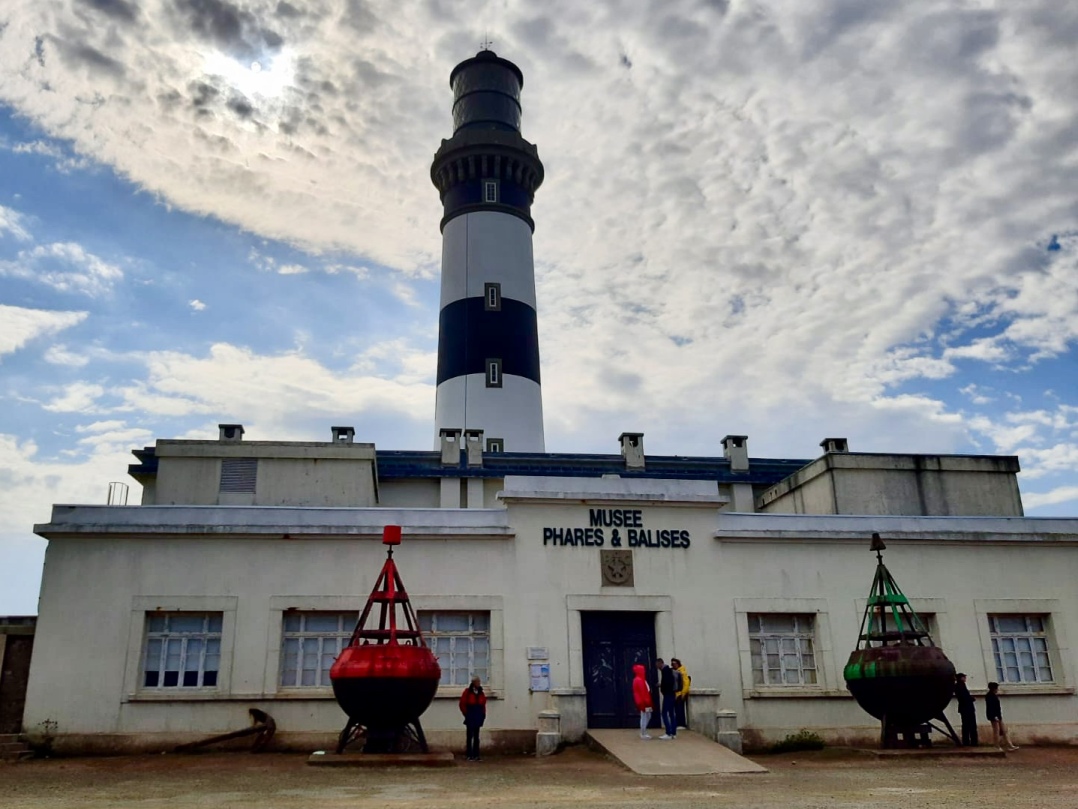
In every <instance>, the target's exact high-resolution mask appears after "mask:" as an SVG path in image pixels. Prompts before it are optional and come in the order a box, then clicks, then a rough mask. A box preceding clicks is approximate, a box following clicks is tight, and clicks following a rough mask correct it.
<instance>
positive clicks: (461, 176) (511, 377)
mask: <svg viewBox="0 0 1078 809" xmlns="http://www.w3.org/2000/svg"><path fill="white" fill-rule="evenodd" d="M449 85H450V87H451V88H452V89H453V137H451V138H450V139H449V140H443V141H442V145H441V148H440V149H438V152H437V153H436V154H435V156H434V164H433V165H432V166H431V169H430V176H431V180H432V181H433V182H434V185H435V186H437V188H438V191H439V193H440V194H441V197H442V205H443V208H444V212H445V215H444V216H443V217H442V302H441V315H440V317H439V323H438V394H437V404H436V406H435V428H436V431H435V435H436V436H437V435H440V433H441V431H442V430H446V429H463V430H482V431H483V433H484V436H485V438H486V447H485V448H486V449H487V450H488V451H503V452H544V451H545V447H544V441H543V398H542V392H541V390H540V386H539V335H538V330H537V325H536V317H535V265H534V263H533V260H532V231H533V230H534V229H535V223H534V222H533V221H532V218H531V204H532V199H533V198H534V195H535V189H537V188H538V187H539V185H540V184H541V183H542V182H543V164H542V163H541V162H540V161H539V153H538V150H537V149H536V148H535V146H534V145H533V144H531V143H528V141H526V140H524V138H523V137H521V135H520V117H521V108H520V91H521V88H522V87H523V86H524V76H523V74H522V73H521V72H520V69H519V68H518V67H517V66H516V65H514V64H513V63H512V62H510V61H508V60H506V59H502V58H500V57H498V56H497V55H496V54H495V53H494V52H493V51H486V50H485V51H480V52H479V53H477V54H476V55H475V57H474V58H472V59H468V60H466V61H464V62H461V63H460V64H459V65H457V66H456V67H455V68H453V72H452V73H451V74H450V75H449Z"/></svg>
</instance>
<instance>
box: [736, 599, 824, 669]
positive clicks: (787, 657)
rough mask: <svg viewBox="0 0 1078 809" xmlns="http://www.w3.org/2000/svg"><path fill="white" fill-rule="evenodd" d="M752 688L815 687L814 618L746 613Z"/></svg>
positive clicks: (770, 613) (798, 615)
mask: <svg viewBox="0 0 1078 809" xmlns="http://www.w3.org/2000/svg"><path fill="white" fill-rule="evenodd" d="M748 620H749V649H750V651H751V655H752V682H753V684H754V685H815V684H816V653H815V650H814V646H813V636H814V633H815V629H816V623H815V616H813V615H801V614H788V613H777V612H774V613H772V612H764V613H749V615H748Z"/></svg>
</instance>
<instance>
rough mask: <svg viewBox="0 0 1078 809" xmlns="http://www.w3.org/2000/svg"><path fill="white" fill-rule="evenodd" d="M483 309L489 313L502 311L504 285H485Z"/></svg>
mask: <svg viewBox="0 0 1078 809" xmlns="http://www.w3.org/2000/svg"><path fill="white" fill-rule="evenodd" d="M483 309H485V310H486V311H488V312H500V311H501V310H502V285H501V284H484V285H483Z"/></svg>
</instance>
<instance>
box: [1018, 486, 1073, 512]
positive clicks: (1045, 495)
mask: <svg viewBox="0 0 1078 809" xmlns="http://www.w3.org/2000/svg"><path fill="white" fill-rule="evenodd" d="M1073 501H1078V486H1059V487H1057V488H1055V489H1052V490H1050V491H1047V492H1028V493H1025V494H1023V495H1022V503H1023V504H1024V505H1025V507H1026V508H1027V509H1038V508H1043V507H1045V506H1054V505H1058V504H1059V503H1070V502H1073Z"/></svg>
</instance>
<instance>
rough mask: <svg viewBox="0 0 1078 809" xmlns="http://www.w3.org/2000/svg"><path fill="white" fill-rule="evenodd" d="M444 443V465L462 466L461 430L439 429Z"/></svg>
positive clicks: (439, 434)
mask: <svg viewBox="0 0 1078 809" xmlns="http://www.w3.org/2000/svg"><path fill="white" fill-rule="evenodd" d="M438 436H439V437H440V438H441V443H442V466H460V430H454V429H450V428H447V429H444V430H439V431H438Z"/></svg>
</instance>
